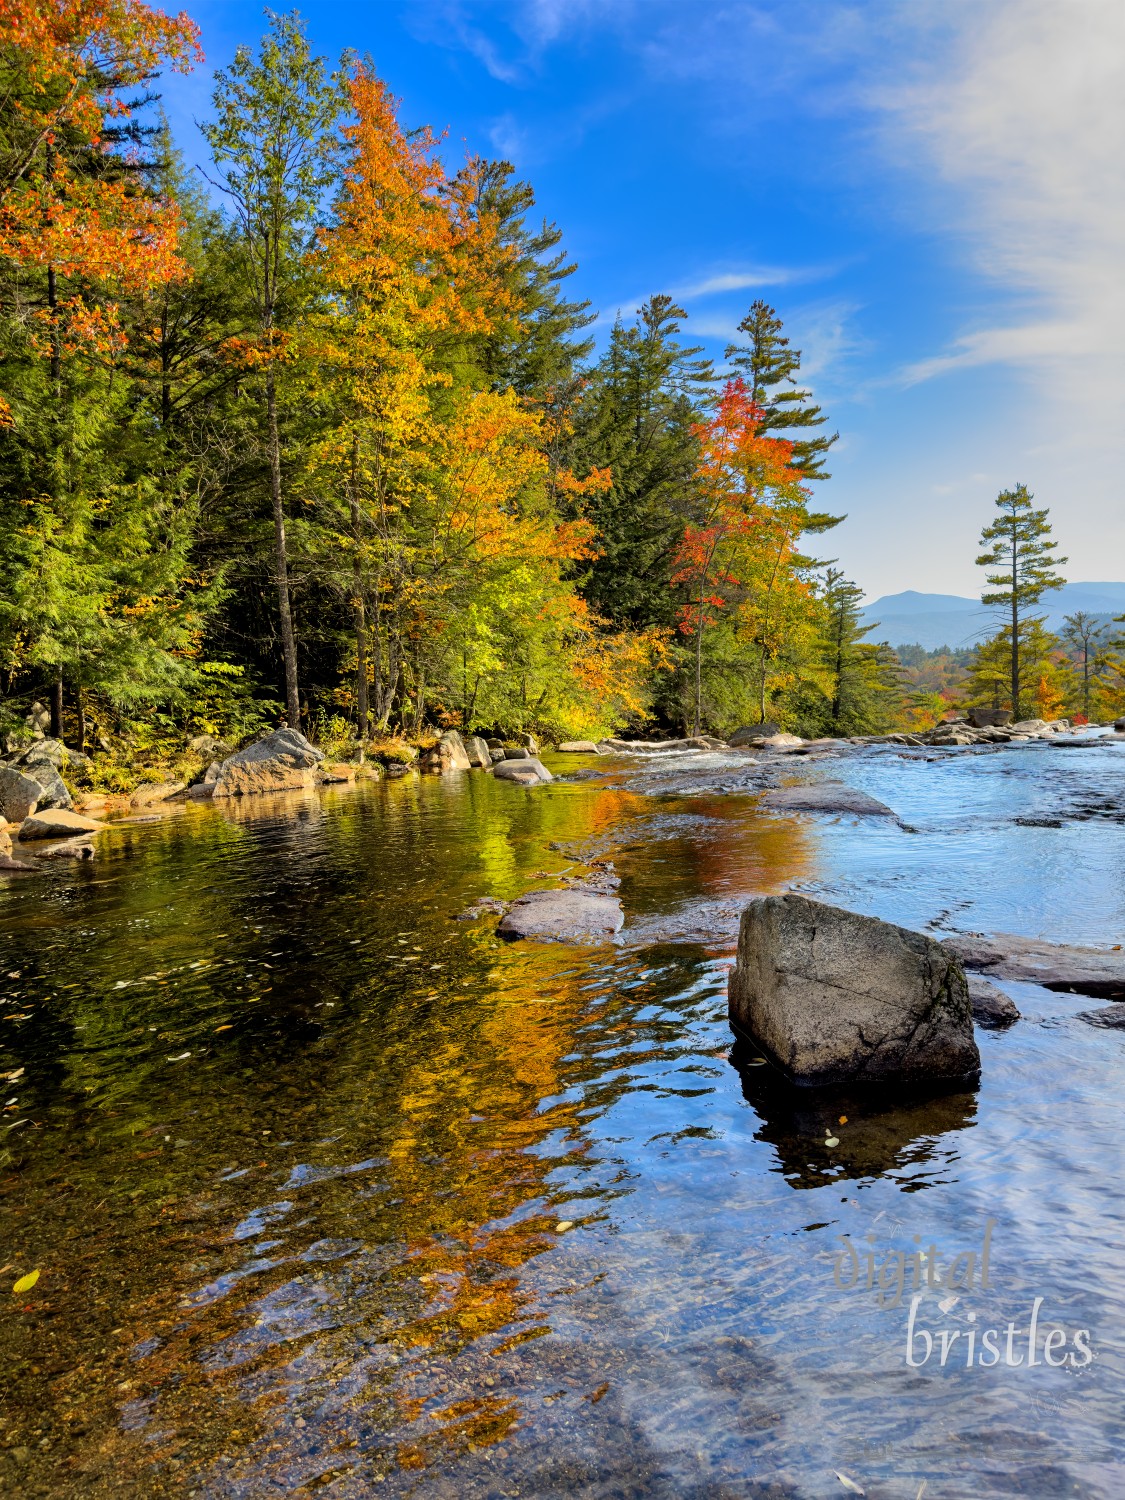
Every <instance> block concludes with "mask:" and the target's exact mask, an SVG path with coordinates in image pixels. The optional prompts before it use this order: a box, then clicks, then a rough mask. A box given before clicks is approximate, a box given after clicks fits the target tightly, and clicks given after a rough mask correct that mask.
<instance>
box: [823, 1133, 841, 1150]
mask: <svg viewBox="0 0 1125 1500" xmlns="http://www.w3.org/2000/svg"><path fill="white" fill-rule="evenodd" d="M824 1144H825V1145H826V1146H827V1147H828V1148H829V1150H831V1148H832V1147H833V1146H838V1145H839V1144H840V1137H839V1136H838V1135H826V1136H825V1137H824Z"/></svg>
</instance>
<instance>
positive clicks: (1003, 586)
mask: <svg viewBox="0 0 1125 1500" xmlns="http://www.w3.org/2000/svg"><path fill="white" fill-rule="evenodd" d="M1033 499H1034V496H1033V495H1032V494H1031V493H1030V492H1029V490H1028V488H1027V486H1026V485H1024V484H1017V485H1016V487H1015V489H1014V490H1001V492H1000V494H999V495H997V497H996V508H997V510H998V511H999V512H1000V514H999V516H998V517H997V519H996V520H995V521H994V522H993V523H992V525H991V526H986V527H985V528H984V530H983V531H982V532H981V534H980V540H981V546H982V547H983V548H984V549H985V550H984V551H983V552H982V553H981V554H980V556H979V557H978V558H977V566H978V567H981V568H995V569H996V570H997V571H996V572H994V573H987V574H986V575H985V577H986V579H987V581H988V582H989V583H990V584H991V585H992V588H991V589H990V590H989V591H987V592H985V593H983V594H982V595H981V602H982V603H984V604H992V605H999V606H1001V607H1002V608H1003V609H1004V610H1005V611H1006V612H1007V613H1008V616H1009V622H1008V625H1007V626H1006V630H1007V637H1008V649H1009V660H1008V687H1009V690H1010V693H1011V703H1012V717H1013V719H1017V720H1018V719H1019V718H1020V717H1021V702H1022V700H1021V687H1022V685H1023V679H1024V674H1023V672H1022V670H1021V664H1020V656H1021V652H1022V651H1023V649H1024V646H1025V642H1026V639H1027V632H1028V627H1029V626H1030V625H1032V624H1040V625H1041V624H1042V621H1041V620H1038V621H1037V620H1033V619H1031V618H1029V616H1028V610H1029V609H1031V608H1032V607H1033V606H1035V605H1036V604H1038V603H1039V601H1040V599H1041V598H1042V597H1043V595H1044V594H1045V593H1046V592H1047V591H1048V590H1049V589H1057V588H1060V587H1061V586H1062V584H1064V583H1065V582H1066V580H1065V579H1064V578H1062V577H1061V576H1060V575H1059V574H1058V573H1056V572H1054V569H1055V568H1057V567H1061V566H1062V565H1063V564H1064V563H1065V562H1066V558H1065V557H1055V556H1054V552H1055V548H1056V547H1057V546H1058V543H1057V542H1054V541H1052V540H1050V536H1051V524H1050V522H1049V521H1048V520H1047V515H1048V512H1047V511H1046V510H1035V509H1034V508H1033V506H1032V504H1031V502H1032V500H1033Z"/></svg>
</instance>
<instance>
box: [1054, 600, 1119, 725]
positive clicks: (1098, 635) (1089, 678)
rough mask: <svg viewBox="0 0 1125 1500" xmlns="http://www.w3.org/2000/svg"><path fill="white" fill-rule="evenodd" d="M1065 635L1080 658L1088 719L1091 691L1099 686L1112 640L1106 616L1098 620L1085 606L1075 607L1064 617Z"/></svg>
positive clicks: (1079, 673)
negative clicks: (1082, 607)
mask: <svg viewBox="0 0 1125 1500" xmlns="http://www.w3.org/2000/svg"><path fill="white" fill-rule="evenodd" d="M1062 639H1063V641H1064V643H1065V644H1066V645H1067V646H1069V648H1070V649H1071V651H1073V652H1074V654H1075V656H1076V657H1077V658H1078V660H1077V676H1078V679H1079V682H1080V687H1079V698H1080V702H1081V705H1082V714H1083V716H1084V717H1085V719H1086V720H1087V721H1089V718H1090V697H1091V693H1092V691H1093V690H1094V689H1095V688H1096V687H1097V686H1098V682H1099V678H1100V675H1101V670H1102V668H1103V667H1104V666H1105V663H1106V648H1107V646H1108V644H1109V642H1108V640H1107V632H1106V626H1105V623H1104V620H1103V621H1099V620H1098V619H1097V618H1096V617H1095V616H1094V615H1089V614H1087V613H1086V612H1085V610H1081V609H1080V610H1076V611H1075V613H1074V614H1072V615H1067V616H1066V617H1065V619H1064V621H1063V631H1062Z"/></svg>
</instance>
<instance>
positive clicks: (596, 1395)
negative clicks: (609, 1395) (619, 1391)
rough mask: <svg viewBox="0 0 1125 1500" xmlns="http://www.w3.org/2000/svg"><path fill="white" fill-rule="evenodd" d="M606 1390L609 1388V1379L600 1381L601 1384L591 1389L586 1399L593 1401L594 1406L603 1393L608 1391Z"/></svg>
mask: <svg viewBox="0 0 1125 1500" xmlns="http://www.w3.org/2000/svg"><path fill="white" fill-rule="evenodd" d="M608 1390H609V1381H608V1380H603V1381H602V1383H601V1385H599V1386H598V1388H597V1390H596V1391H591V1392H590V1394H589V1395H588V1396H587V1397H586V1400H587V1401H591V1402H593V1404H594V1405H595V1406H597V1404H598V1402H599V1401H600V1400H601V1399H602V1397H603V1396H604V1395H605V1393H606V1391H608Z"/></svg>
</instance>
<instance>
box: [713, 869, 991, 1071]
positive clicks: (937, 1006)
mask: <svg viewBox="0 0 1125 1500" xmlns="http://www.w3.org/2000/svg"><path fill="white" fill-rule="evenodd" d="M729 1003H730V1019H731V1022H732V1024H733V1025H734V1026H735V1028H736V1029H737V1030H739V1031H742V1032H744V1033H746V1034H747V1035H749V1036H750V1037H752V1038H753V1039H754V1041H755V1042H757V1043H758V1045H759V1046H760V1047H761V1048H762V1049H763V1050H764V1051H765V1052H766V1053H767V1054H768V1055H769V1056H770V1057H771V1058H772V1059H773V1060H774V1062H776V1063H777V1064H778V1066H779V1067H780V1068H781V1069H782V1070H783V1071H784V1072H785V1073H786V1074H787V1075H788V1076H789V1077H790V1078H791V1079H792V1080H794V1081H795V1082H797V1083H802V1084H833V1083H840V1082H844V1081H845V1080H851V1081H855V1082H872V1083H875V1082H892V1083H893V1082H902V1083H909V1084H918V1085H933V1084H953V1083H957V1082H964V1081H965V1080H967V1079H971V1078H973V1077H975V1075H977V1074H978V1073H979V1072H980V1053H979V1052H978V1051H977V1044H976V1040H975V1038H974V1036H973V1017H972V1010H971V1007H970V1004H969V991H968V986H967V984H966V982H965V975H964V971H963V970H962V968H961V965H960V964H959V963H958V962H957V960H956V959H955V958H954V956H953V955H952V954H951V953H950V952H949V951H948V950H947V949H945V948H943V947H942V945H941V944H940V943H937V942H935V941H934V940H933V938H929V937H926V936H924V935H923V934H922V933H918V932H911V931H909V930H908V929H907V928H905V927H896V926H893V925H892V924H891V923H889V922H881V921H879V920H878V919H877V918H875V917H864V916H859V915H858V914H856V913H855V912H850V911H842V910H841V909H840V908H839V907H835V906H825V905H822V904H821V903H820V902H819V901H810V900H808V899H807V897H805V896H797V895H793V894H789V895H785V896H766V897H763V898H762V899H761V900H758V901H754V902H753V903H752V904H751V905H750V906H748V907H747V908H746V910H745V911H744V912H743V914H742V924H741V927H740V930H739V935H738V960H737V963H736V965H735V967H734V969H733V970H732V971H731V976H730V987H729Z"/></svg>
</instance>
